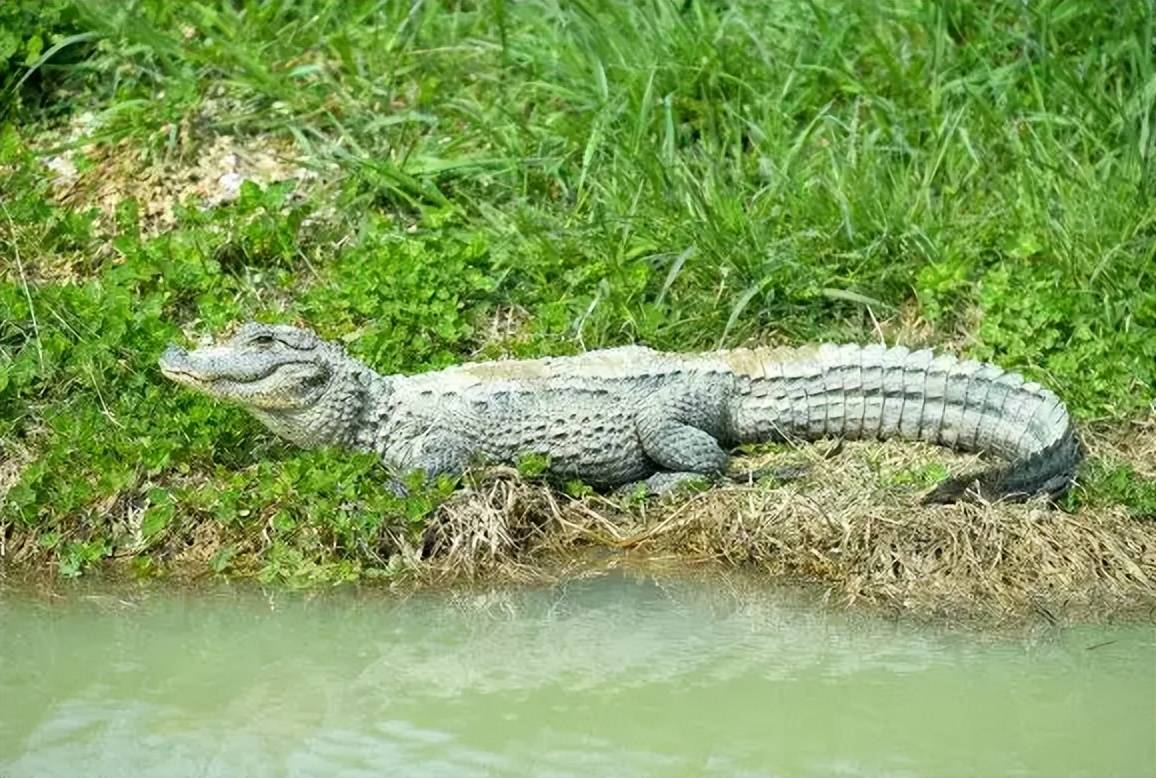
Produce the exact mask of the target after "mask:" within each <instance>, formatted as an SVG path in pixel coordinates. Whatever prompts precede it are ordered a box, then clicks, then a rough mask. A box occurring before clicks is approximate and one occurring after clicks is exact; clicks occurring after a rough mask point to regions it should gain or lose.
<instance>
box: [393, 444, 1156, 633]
mask: <svg viewBox="0 0 1156 778" xmlns="http://www.w3.org/2000/svg"><path fill="white" fill-rule="evenodd" d="M914 448H915V450H914V451H912V450H911V447H909V446H902V447H899V446H892V445H880V444H874V443H858V444H852V445H849V446H848V447H847V451H845V452H844V453H842V454H840V455H839V456H836V457H834V458H830V459H827V458H823V457H822V456H818V455H815V454H809V455H808V459H809V460H810V465H811V470H810V472H809V473H808V475H807V476H806V477H805V478H803V479H801V480H800V481H797V482H792V483H788V484H778V485H775V484H768V485H725V486H720V487H717V488H714V489H710V490H708V491H705V492H701V493H698V494H693V495H690V496H685V497H680V498H672V499H666V500H660V501H646V502H643V503H632V502H631V501H624V500H616V499H610V498H606V497H586V498H582V499H575V498H571V497H567V496H565V495H562V494H560V493H558V492H557V491H555V490H552V489H550V488H548V487H546V486H544V485H535V484H528V483H526V482H524V481H522V480H520V479H518V478H516V477H512V476H510V475H509V474H499V475H498V476H496V477H490V478H487V479H486V480H483V481H481V482H479V483H475V484H474V485H472V486H471V487H470V488H468V489H466V490H463V491H461V492H459V493H457V494H455V495H454V496H453V497H452V498H451V499H450V500H449V501H447V502H446V503H445V504H443V505H442V507H441V508H440V509H439V511H438V513H437V515H436V516H435V518H434V520H433V521H432V522H431V523H430V527H429V531H428V533H427V537H426V541H425V545H424V548H423V549H420V550H418V549H410V556H411V562H413V563H414V564H415V567H416V569H417V570H418V574H419V575H420V576H421V577H423V578H424V579H426V580H430V581H438V582H445V581H447V580H453V579H462V578H469V579H476V578H479V577H489V576H502V577H505V576H512V577H515V578H521V579H525V578H529V577H533V575H534V571H535V570H549V569H551V568H550V565H549V564H548V563H549V562H550V561H551V560H557V559H558V558H563V557H566V556H574V555H575V554H576V553H581V552H584V551H585V552H589V551H591V550H601V551H603V552H610V553H612V554H614V555H616V556H630V557H635V558H646V559H654V558H658V559H661V558H669V557H675V558H678V559H680V560H682V561H683V562H684V563H687V562H692V563H693V562H714V563H722V564H724V565H726V566H728V567H735V566H738V567H747V568H753V569H757V570H760V571H762V572H763V573H765V574H767V575H769V576H771V577H774V578H777V579H780V580H787V581H809V582H817V583H820V584H822V585H823V586H825V587H826V589H827V596H828V597H829V598H830V599H832V600H834V601H837V602H839V603H842V604H853V603H864V604H869V605H873V606H881V607H884V608H887V609H891V610H894V611H899V612H904V613H910V614H918V615H926V616H935V617H953V618H963V619H976V618H979V619H985V620H987V619H997V620H1000V619H1009V618H1019V617H1023V616H1026V615H1029V614H1033V613H1035V614H1040V615H1043V616H1044V617H1045V618H1048V619H1051V620H1062V619H1067V618H1089V617H1092V618H1094V617H1106V616H1107V615H1109V614H1113V613H1119V612H1124V611H1129V612H1131V611H1136V610H1137V609H1141V610H1143V609H1152V608H1156V523H1153V522H1148V521H1142V520H1137V519H1135V518H1133V517H1130V516H1129V515H1128V514H1127V512H1126V511H1124V510H1123V509H1111V510H1101V511H1097V512H1095V513H1091V512H1079V513H1065V512H1063V511H1060V510H1056V509H1052V508H1049V507H1047V506H1045V505H1043V504H1041V503H1027V504H1010V503H1001V504H994V505H988V504H957V505H936V506H924V505H921V504H919V498H920V496H921V494H922V491H923V490H922V488H921V487H919V486H917V485H914V484H910V483H903V482H902V479H897V478H895V476H896V475H897V474H903V473H907V472H910V471H911V470H912V469H913V468H917V467H918V465H919V464H920V463H921V462H923V463H926V462H927V461H928V460H933V461H940V462H941V461H943V458H944V454H943V453H942V452H941V451H937V450H935V449H931V448H930V447H926V448H925V447H914ZM787 457H788V458H793V459H796V460H797V459H798V455H797V454H789V455H787ZM955 464H956V465H957V466H959V465H962V466H963V467H962V468H961V469H963V468H966V466H967V462H966V461H964V460H963V459H960V460H957V461H956V462H955ZM953 469H955V468H953Z"/></svg>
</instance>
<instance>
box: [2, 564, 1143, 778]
mask: <svg viewBox="0 0 1156 778" xmlns="http://www.w3.org/2000/svg"><path fill="white" fill-rule="evenodd" d="M78 774H84V775H89V776H98V775H107V776H121V775H141V776H161V775H166V776H167V775H196V776H218V775H219V776H234V775H249V776H274V775H277V776H280V775H288V776H312V775H342V776H362V775H364V776H379V775H395V774H396V775H452V776H475V775H477V776H482V775H484V776H505V775H511V776H512V775H543V776H579V775H582V776H585V775H687V776H690V775H718V776H738V775H751V776H754V775H759V776H764V775H765V776H797V775H815V776H829V775H871V776H879V775H888V776H955V775H959V776H972V775H1023V776H1028V775H1040V776H1062V775H1072V776H1076V775H1086V776H1097V777H1098V776H1142V777H1143V778H1152V777H1153V776H1154V775H1156V634H1154V631H1153V629H1152V628H1151V627H1146V626H1117V627H1094V628H1093V627H1087V628H1073V629H1066V630H1050V631H1046V632H1037V633H1035V634H1033V635H1031V636H1029V637H1025V636H1024V635H1019V636H1008V635H992V634H989V635H982V634H980V633H976V632H973V631H972V632H969V631H962V630H948V629H932V628H927V627H916V626H913V625H909V624H896V623H892V622H887V621H882V620H875V619H871V618H867V617H865V616H862V615H853V614H847V613H838V612H831V611H828V610H824V609H822V608H820V607H818V606H816V605H815V604H814V603H811V602H807V601H803V600H800V599H799V598H798V597H796V596H789V595H787V594H784V593H783V592H781V591H775V590H759V589H757V588H753V587H752V586H749V585H744V586H743V587H741V588H738V589H736V588H735V587H734V586H731V585H728V584H724V583H722V582H720V581H717V580H714V581H710V580H687V579H674V578H658V579H655V578H652V577H646V576H627V575H611V576H606V577H600V578H590V579H584V580H579V581H572V582H569V583H567V584H563V585H559V586H556V587H551V588H536V589H515V588H511V589H485V590H469V591H460V590H459V591H455V592H440V593H429V594H423V595H420V596H415V597H411V598H408V599H400V598H393V597H390V596H388V595H385V594H382V593H380V592H368V593H341V594H336V593H328V594H324V595H315V596H302V595H294V594H291V593H287V592H275V593H261V592H257V591H251V590H242V591H239V592H238V591H235V590H228V589H212V590H208V591H204V590H202V591H183V590H179V589H176V590H170V589H160V590H151V591H143V590H124V589H104V590H101V589H89V590H78V591H76V592H73V593H70V594H69V595H68V596H65V597H63V598H46V597H43V596H34V595H29V594H20V593H19V592H14V591H7V592H2V593H0V776H2V777H3V778H17V776H19V777H20V778H23V777H24V776H37V777H38V778H39V776H53V775H61V776H64V775H68V776H71V775H78Z"/></svg>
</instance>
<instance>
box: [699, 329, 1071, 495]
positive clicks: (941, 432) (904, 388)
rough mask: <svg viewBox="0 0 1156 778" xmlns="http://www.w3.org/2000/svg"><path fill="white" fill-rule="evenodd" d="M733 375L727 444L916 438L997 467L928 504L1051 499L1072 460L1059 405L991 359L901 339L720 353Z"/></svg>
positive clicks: (1067, 422)
mask: <svg viewBox="0 0 1156 778" xmlns="http://www.w3.org/2000/svg"><path fill="white" fill-rule="evenodd" d="M720 356H721V357H722V359H723V360H724V361H725V362H726V363H727V365H728V366H729V367H730V368H731V369H732V370H733V371H734V373H735V374H736V376H737V377H738V381H739V388H740V394H741V399H740V400H739V401H738V403H737V405H736V407H735V408H734V412H733V414H732V418H731V425H732V428H733V430H732V431H733V434H734V436H735V438H736V442H738V443H755V442H762V441H768V440H784V439H803V440H815V439H817V438H822V437H827V436H831V437H840V438H846V439H856V438H880V439H883V438H894V437H898V438H903V439H906V440H925V441H928V442H931V443H938V444H940V445H943V446H948V447H951V448H954V449H959V450H962V451H977V452H984V453H989V454H992V455H994V456H995V457H997V458H999V459H1000V460H1002V461H1001V463H1000V464H999V465H997V466H995V467H993V468H992V469H991V470H988V471H985V472H983V473H979V474H975V475H971V476H967V477H964V478H958V479H952V480H950V481H948V482H946V483H944V484H942V485H940V486H939V487H938V488H937V489H936V490H934V491H933V492H932V493H931V494H930V495H929V496H928V498H927V499H928V501H932V502H946V501H950V500H953V499H956V498H958V497H960V496H962V495H963V494H964V492H966V491H969V490H976V491H978V492H979V494H980V495H982V496H983V497H985V498H987V499H999V498H1026V497H1029V496H1032V495H1036V494H1043V495H1047V496H1048V497H1051V498H1057V497H1059V496H1061V495H1062V494H1063V493H1064V492H1065V491H1067V489H1068V487H1069V486H1071V484H1072V481H1073V479H1074V478H1075V473H1076V466H1077V465H1078V464H1079V461H1080V458H1081V451H1080V444H1079V442H1078V441H1077V439H1076V435H1075V430H1074V428H1073V426H1072V421H1071V418H1070V417H1069V415H1068V411H1067V409H1066V408H1065V407H1064V404H1063V402H1061V401H1060V399H1059V398H1058V397H1056V395H1054V394H1053V393H1052V392H1049V391H1048V390H1047V389H1044V388H1043V387H1041V386H1040V385H1039V384H1036V383H1030V382H1025V381H1024V379H1023V377H1022V376H1020V375H1018V374H1016V373H1009V372H1007V371H1005V370H1003V369H1001V368H999V367H996V366H995V365H990V364H985V363H981V362H975V361H972V360H960V359H958V358H956V357H953V356H951V355H948V354H939V355H936V354H933V353H932V352H931V351H927V350H922V351H909V350H908V349H906V348H903V347H902V346H896V347H894V348H886V347H884V346H856V345H845V346H835V345H830V344H824V345H822V346H813V347H806V348H799V349H790V348H774V349H772V348H759V349H736V350H733V351H726V352H721V353H720Z"/></svg>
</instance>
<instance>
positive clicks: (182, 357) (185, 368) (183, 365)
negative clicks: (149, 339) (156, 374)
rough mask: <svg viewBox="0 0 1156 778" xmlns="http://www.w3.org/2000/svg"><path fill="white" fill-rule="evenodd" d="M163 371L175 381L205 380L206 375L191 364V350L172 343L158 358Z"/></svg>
mask: <svg viewBox="0 0 1156 778" xmlns="http://www.w3.org/2000/svg"><path fill="white" fill-rule="evenodd" d="M157 364H158V365H159V366H160V368H161V373H163V374H164V375H165V377H166V378H171V379H172V380H174V381H181V382H188V381H190V380H193V381H204V380H206V376H203V375H201V374H199V373H198V372H197V371H196V370H195V369H194V368H193V366H192V365H191V364H190V360H189V352H187V351H185V350H184V349H183V348H180V347H179V346H173V345H170V346H169V347H168V348H167V349H165V353H163V354H161V358H160V359H159V360H157Z"/></svg>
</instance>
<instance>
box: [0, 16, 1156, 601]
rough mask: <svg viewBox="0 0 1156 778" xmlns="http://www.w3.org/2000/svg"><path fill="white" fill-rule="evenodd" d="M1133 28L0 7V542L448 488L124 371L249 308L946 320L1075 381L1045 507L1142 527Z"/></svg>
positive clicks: (1146, 372) (731, 326)
mask: <svg viewBox="0 0 1156 778" xmlns="http://www.w3.org/2000/svg"><path fill="white" fill-rule="evenodd" d="M1154 32H1156V30H1154V24H1153V11H1152V6H1151V4H1150V3H1148V2H1145V1H1144V0H1125V1H1124V2H1120V3H1115V4H1112V6H1111V7H1109V6H1108V5H1106V4H1104V3H1101V2H1097V0H1043V1H1041V2H1033V3H1021V2H1018V1H1013V0H1006V1H1003V0H997V2H991V3H984V4H975V3H962V2H960V3H956V2H916V1H915V0H910V1H906V0H904V1H902V2H901V1H899V0H895V1H894V2H882V3H860V2H853V1H852V0H845V1H840V0H823V1H822V2H807V1H805V0H786V1H784V2H776V3H767V2H761V1H757V0H734V1H733V2H719V1H718V0H714V1H708V0H684V1H682V2H667V1H664V0H654V1H653V2H641V3H619V2H611V1H610V0H588V1H586V2H549V1H548V0H530V1H528V2H520V3H511V2H505V0H478V1H477V2H467V1H466V0H460V1H459V2H434V1H432V0H430V1H423V0H414V2H407V3H391V2H380V0H372V1H371V0H342V1H339V0H295V1H294V2H289V0H272V1H271V2H265V3H260V4H258V3H244V2H227V1H226V0H190V1H189V2H185V3H168V2H162V0H132V1H131V2H116V3H114V2H105V1H103V0H84V1H81V2H73V1H72V0H51V1H50V2H40V1H39V0H36V1H34V0H14V2H7V3H5V4H4V5H3V7H2V8H0V100H2V102H0V560H3V559H5V558H7V559H9V560H13V561H26V562H29V563H32V564H35V565H50V566H54V567H55V568H56V569H57V570H58V571H59V572H60V573H62V574H64V575H77V574H79V573H81V572H82V571H84V570H86V569H89V568H90V567H92V566H95V565H98V564H99V563H101V562H102V561H103V560H108V559H122V560H127V561H128V564H129V565H130V566H131V569H133V570H135V571H136V572H138V573H139V574H142V575H150V574H154V573H161V572H164V571H165V570H167V569H168V568H169V567H170V566H171V564H170V563H171V562H173V560H184V561H185V562H187V563H190V564H191V565H192V567H194V568H195V569H197V570H201V571H214V572H228V571H241V572H253V573H259V574H261V575H264V576H265V577H267V578H270V579H289V580H304V581H328V580H343V579H347V578H353V577H359V576H366V575H386V576H388V575H392V574H394V573H396V572H398V571H399V570H400V569H403V568H405V567H406V566H407V564H408V562H407V561H406V560H407V558H408V557H407V555H406V553H402V551H403V550H404V549H406V548H413V547H414V544H415V543H416V544H417V546H418V547H420V545H421V544H420V540H421V539H422V538H423V537H426V536H427V535H428V531H429V526H428V524H429V521H430V517H431V515H434V514H433V512H434V511H435V508H436V507H437V506H438V505H440V504H441V503H442V501H443V500H444V499H445V497H446V495H447V494H448V490H449V485H447V484H441V485H438V486H436V487H433V488H431V489H429V490H427V491H425V492H422V493H421V494H419V495H418V496H416V497H414V498H411V499H409V500H406V501H399V500H397V499H395V498H394V497H392V496H390V495H389V494H387V493H386V491H385V490H384V488H383V479H382V478H381V477H380V473H379V472H377V469H376V465H375V463H374V461H373V459H372V458H371V457H360V456H349V455H347V454H336V453H333V452H326V451H315V452H298V451H293V450H290V449H288V448H287V447H285V446H284V445H282V444H280V443H278V442H276V441H273V440H271V439H270V438H269V436H268V435H266V434H264V433H263V432H262V431H261V430H260V429H259V428H258V426H257V425H256V424H255V423H254V422H253V421H251V420H249V419H248V418H247V417H246V416H244V415H243V414H242V413H240V412H238V411H235V410H232V409H229V408H225V407H221V406H218V405H215V404H213V403H212V402H210V401H208V400H205V399H203V398H200V397H196V396H193V395H191V394H190V393H187V392H181V391H175V390H174V387H172V386H170V385H167V384H166V383H165V382H164V381H163V379H162V378H161V377H160V376H159V374H158V373H157V371H156V369H155V360H156V357H157V356H158V354H159V353H160V352H161V350H162V349H163V347H164V345H165V344H166V343H167V342H169V341H170V340H174V339H181V338H182V337H188V336H192V337H195V336H198V335H203V334H206V333H209V332H215V331H218V330H220V329H222V328H225V327H227V326H229V325H231V324H233V323H235V322H238V321H241V320H244V319H247V318H260V319H263V320H268V321H291V322H304V323H307V324H309V325H310V326H313V327H314V328H316V329H317V330H319V331H320V332H321V333H323V334H324V335H326V336H329V337H335V338H341V339H343V340H345V341H346V342H347V343H348V346H349V348H350V350H351V351H352V352H354V353H355V354H356V355H358V356H359V357H361V358H363V359H365V360H366V361H367V362H369V363H371V364H373V365H375V366H377V367H378V368H380V369H382V370H386V371H415V370H422V369H428V368H432V367H439V366H443V365H446V364H450V363H452V362H455V361H458V360H461V359H463V358H465V357H467V356H468V357H487V358H488V357H496V356H502V355H517V356H528V355H539V354H544V353H567V352H573V351H577V350H580V349H583V348H595V347H601V346H609V345H615V344H621V343H627V342H644V343H647V344H649V345H652V346H655V347H658V348H664V349H675V350H690V349H704V348H715V347H719V346H734V345H741V344H749V343H762V342H799V341H805V340H813V339H821V338H823V339H833V340H856V341H864V340H876V339H880V338H882V339H885V340H887V341H889V342H904V343H908V344H911V345H935V346H941V347H947V348H952V349H956V350H959V351H962V352H964V353H967V354H969V355H971V356H974V357H977V358H982V359H991V360H994V361H998V362H999V363H1001V364H1003V365H1005V366H1007V367H1011V368H1015V369H1019V370H1021V371H1022V372H1024V373H1025V374H1026V375H1028V376H1030V377H1031V378H1033V379H1036V380H1039V381H1041V382H1043V383H1045V384H1047V385H1049V386H1052V387H1054V388H1055V389H1056V390H1057V391H1059V392H1060V393H1061V394H1062V395H1063V396H1064V397H1065V398H1066V399H1067V400H1068V401H1069V403H1070V405H1071V407H1072V408H1073V410H1074V412H1075V413H1076V415H1077V417H1078V419H1079V421H1080V423H1081V425H1082V428H1083V429H1084V430H1085V433H1086V436H1087V437H1088V439H1089V440H1090V441H1091V442H1092V444H1093V445H1092V450H1093V453H1094V455H1095V456H1094V457H1093V459H1092V461H1091V462H1090V463H1089V465H1088V467H1087V468H1086V471H1085V473H1084V474H1083V477H1082V484H1081V486H1080V487H1079V488H1078V489H1077V490H1076V491H1075V493H1074V494H1073V495H1072V497H1071V498H1070V500H1069V505H1068V507H1069V508H1071V509H1074V510H1085V511H1093V512H1094V511H1111V512H1119V511H1124V512H1125V513H1126V514H1128V515H1130V516H1131V517H1132V518H1133V519H1134V520H1136V521H1151V519H1152V517H1153V516H1154V515H1156V482H1154V480H1153V477H1154V475H1156V474H1154V473H1153V470H1152V458H1151V456H1149V455H1150V454H1151V452H1152V451H1153V450H1156V448H1154V447H1153V444H1152V441H1153V439H1154V438H1153V435H1154V432H1153V429H1154V428H1153V422H1152V417H1153V413H1154V411H1156V408H1154V405H1153V387H1154V385H1156V199H1154V197H1153V193H1154V192H1156V140H1154V138H1153V123H1154V122H1156V71H1154V57H1153V42H1154ZM865 456H869V455H865ZM922 472H923V470H920V469H919V468H915V469H913V470H912V472H911V473H910V474H909V477H908V478H907V480H908V481H909V482H911V483H912V484H913V485H919V484H920V483H921V478H922V476H921V475H920V474H921V473H922ZM900 480H903V479H902V478H901V479H900ZM872 488H875V487H872ZM912 488H914V486H913V487H912ZM865 494H870V492H865ZM1113 515H1116V513H1113Z"/></svg>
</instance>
